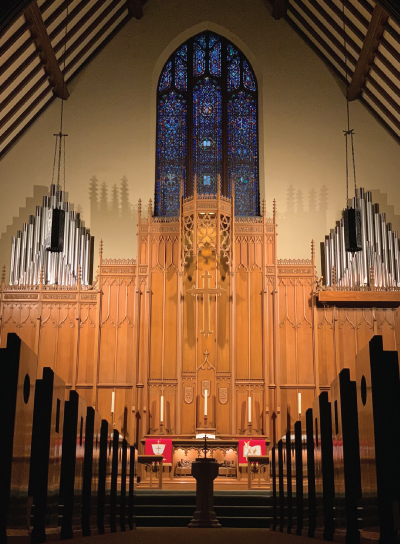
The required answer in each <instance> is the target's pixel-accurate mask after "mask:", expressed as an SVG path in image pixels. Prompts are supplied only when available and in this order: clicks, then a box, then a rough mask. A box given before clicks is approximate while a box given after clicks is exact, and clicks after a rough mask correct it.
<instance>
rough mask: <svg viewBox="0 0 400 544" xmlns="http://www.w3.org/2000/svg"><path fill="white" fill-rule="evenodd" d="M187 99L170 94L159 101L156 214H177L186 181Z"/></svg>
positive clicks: (173, 93)
mask: <svg viewBox="0 0 400 544" xmlns="http://www.w3.org/2000/svg"><path fill="white" fill-rule="evenodd" d="M186 110H187V107H186V100H185V99H184V98H183V96H181V95H179V94H178V93H176V92H174V91H172V92H169V93H168V94H167V95H165V96H163V97H162V98H161V99H159V102H158V112H157V181H156V195H155V196H156V198H155V213H156V215H159V216H165V215H166V216H176V215H179V202H180V200H179V194H180V182H181V180H182V179H183V180H185V179H186V146H187V144H186V141H187V134H186Z"/></svg>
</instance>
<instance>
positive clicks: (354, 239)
mask: <svg viewBox="0 0 400 544" xmlns="http://www.w3.org/2000/svg"><path fill="white" fill-rule="evenodd" d="M342 215H343V220H344V244H345V248H346V251H349V252H351V253H355V252H356V251H361V250H362V236H361V211H360V210H358V209H357V208H346V209H345V210H343V213H342Z"/></svg>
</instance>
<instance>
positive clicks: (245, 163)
mask: <svg viewBox="0 0 400 544" xmlns="http://www.w3.org/2000/svg"><path fill="white" fill-rule="evenodd" d="M228 179H229V180H232V179H233V180H234V182H235V214H236V215H258V214H259V197H258V144H257V108H256V102H255V98H254V97H253V96H252V95H250V94H246V93H244V92H243V91H241V92H239V93H238V94H236V95H233V96H232V98H231V99H230V100H229V101H228Z"/></svg>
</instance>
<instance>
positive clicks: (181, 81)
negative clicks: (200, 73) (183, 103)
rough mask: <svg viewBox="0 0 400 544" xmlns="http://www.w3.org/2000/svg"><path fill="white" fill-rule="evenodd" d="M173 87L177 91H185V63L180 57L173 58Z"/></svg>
mask: <svg viewBox="0 0 400 544" xmlns="http://www.w3.org/2000/svg"><path fill="white" fill-rule="evenodd" d="M175 87H176V88H177V89H178V90H179V91H186V88H187V69H186V64H185V63H184V62H183V60H182V59H181V58H180V57H176V59H175Z"/></svg>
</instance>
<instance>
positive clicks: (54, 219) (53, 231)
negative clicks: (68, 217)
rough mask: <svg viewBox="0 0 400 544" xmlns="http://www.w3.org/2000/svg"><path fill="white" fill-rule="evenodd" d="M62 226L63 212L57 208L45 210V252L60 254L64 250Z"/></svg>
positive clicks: (63, 222)
mask: <svg viewBox="0 0 400 544" xmlns="http://www.w3.org/2000/svg"><path fill="white" fill-rule="evenodd" d="M64 224H65V211H64V210H59V209H58V208H54V209H50V210H47V236H46V250H47V251H51V252H52V253H61V252H62V251H63V250H64Z"/></svg>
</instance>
